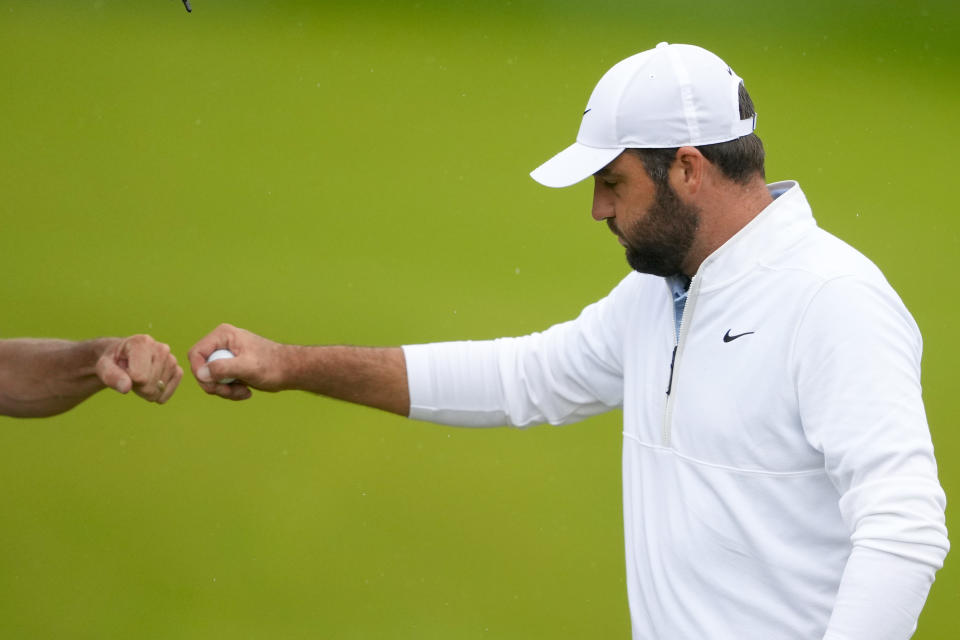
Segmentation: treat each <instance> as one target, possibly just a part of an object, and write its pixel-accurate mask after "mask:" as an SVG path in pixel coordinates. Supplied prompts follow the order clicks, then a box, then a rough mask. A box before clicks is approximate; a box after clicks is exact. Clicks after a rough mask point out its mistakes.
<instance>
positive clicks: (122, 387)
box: [97, 357, 133, 393]
mask: <svg viewBox="0 0 960 640" xmlns="http://www.w3.org/2000/svg"><path fill="white" fill-rule="evenodd" d="M97 377H99V378H100V381H101V382H103V384H105V385H107V386H108V387H110V388H111V389H115V390H116V391H119V392H120V393H127V392H128V391H130V389H132V388H133V380H131V379H130V376H129V375H128V374H127V372H126V371H124V370H123V369H122V368H120V366H119V365H118V364H117V363H116V362H114V361H113V359H112V358H109V357H103V358H100V360H99V361H98V362H97Z"/></svg>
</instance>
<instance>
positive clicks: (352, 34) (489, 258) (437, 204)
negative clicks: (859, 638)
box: [0, 0, 960, 640]
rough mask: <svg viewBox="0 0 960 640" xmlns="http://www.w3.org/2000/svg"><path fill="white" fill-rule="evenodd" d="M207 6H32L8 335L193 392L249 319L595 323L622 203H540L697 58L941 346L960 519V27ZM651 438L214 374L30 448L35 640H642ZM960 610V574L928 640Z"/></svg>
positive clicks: (54, 426)
mask: <svg viewBox="0 0 960 640" xmlns="http://www.w3.org/2000/svg"><path fill="white" fill-rule="evenodd" d="M193 4H194V7H193V8H194V11H193V13H192V14H187V13H186V12H185V11H184V8H183V6H182V4H181V3H180V1H179V0H153V1H151V2H144V1H139V2H125V3H124V2H118V1H110V0H97V1H81V0H70V1H63V2H54V1H48V2H42V1H41V2H36V1H34V2H28V1H26V0H22V1H9V0H0V83H2V85H0V130H2V133H0V196H2V199H0V212H2V224H3V232H2V234H0V271H2V273H3V274H4V277H3V278H2V281H0V301H2V304H3V311H2V313H0V335H2V336H3V337H14V336H57V337H66V338H75V339H80V338H87V337H93V336H97V335H127V334H131V333H138V332H149V333H152V334H153V335H155V336H156V337H157V338H158V339H161V340H164V341H166V342H169V343H170V344H171V345H172V346H173V348H174V350H175V352H176V354H177V355H178V357H179V358H180V360H181V362H182V363H184V364H185V361H186V352H187V350H188V349H189V348H190V346H191V345H192V344H193V343H194V342H195V341H196V340H197V339H199V338H200V337H201V336H202V335H204V334H205V333H206V332H207V331H209V330H211V329H212V328H213V327H214V326H216V325H217V324H218V323H220V322H231V323H234V324H237V325H240V326H243V327H246V328H248V329H251V330H253V331H256V332H259V333H261V334H264V335H267V336H269V337H272V338H274V339H277V340H281V341H287V342H297V343H328V342H337V343H341V342H345V343H354V344H401V343H411V342H424V341H432V340H441V339H456V338H489V337H496V336H500V335H518V334H523V333H527V332H530V331H533V330H538V329H542V328H545V327H546V326H548V325H550V324H553V323H555V322H558V321H561V320H565V319H568V318H570V317H572V316H574V315H575V314H576V313H577V312H578V311H579V310H580V309H581V308H582V307H583V306H585V305H586V304H588V303H589V302H591V301H593V300H595V299H597V298H599V297H601V296H602V295H604V294H605V293H606V292H607V291H608V290H609V289H610V288H611V287H612V286H613V285H614V284H615V283H616V282H617V281H618V280H619V279H620V278H621V277H622V276H623V275H624V274H625V273H626V269H627V267H626V264H625V262H624V260H623V255H622V251H621V249H620V247H619V245H617V244H616V242H615V240H614V239H613V238H612V237H611V236H610V235H609V232H608V231H607V229H606V227H605V226H604V225H600V224H596V223H594V222H593V221H592V220H591V219H590V217H589V200H590V185H589V184H581V185H578V186H577V187H574V188H571V189H564V190H550V189H545V188H543V187H540V186H538V185H537V184H535V183H534V182H533V181H532V180H531V179H530V178H529V177H528V176H527V173H528V172H529V171H530V170H531V169H532V168H534V167H535V166H536V165H537V164H539V163H540V162H541V161H543V160H544V159H546V158H547V157H549V156H550V155H552V154H553V153H554V152H556V151H558V150H560V149H561V148H562V147H564V146H566V145H567V144H568V143H569V142H571V141H572V140H573V138H574V136H575V134H576V129H577V127H578V124H579V117H580V112H581V110H582V108H583V105H584V104H585V103H586V100H587V97H588V96H589V93H590V90H591V89H592V87H593V85H594V83H595V82H596V81H597V79H599V77H600V75H601V74H602V73H603V72H604V71H605V70H606V69H607V68H608V67H609V66H611V65H612V64H613V63H614V62H616V61H618V60H620V59H622V58H624V57H626V56H628V55H630V54H632V53H635V52H637V51H640V50H642V49H646V48H649V47H651V46H653V45H655V44H656V43H657V42H659V41H661V40H668V41H673V42H693V43H697V44H701V45H703V46H705V47H707V48H709V49H712V50H714V51H716V52H717V53H718V54H719V55H720V56H721V57H723V58H724V59H725V60H726V61H727V62H728V63H730V64H731V65H732V66H733V68H734V69H736V70H737V72H738V74H739V75H741V76H742V77H744V78H745V79H746V84H747V87H748V88H749V90H750V92H751V93H752V95H753V97H754V100H755V101H756V103H757V108H758V111H759V114H760V115H759V129H758V133H759V134H760V135H761V137H762V138H763V140H764V142H765V144H766V146H767V152H768V159H769V160H768V172H767V173H768V178H769V179H770V180H771V181H772V180H780V179H785V178H796V179H799V180H800V182H801V184H802V186H803V188H804V190H805V191H806V193H807V195H808V197H809V199H810V201H811V202H812V204H813V206H814V211H815V213H816V215H817V218H818V220H819V222H820V224H821V225H822V226H823V227H825V228H827V229H828V230H831V231H833V232H835V233H836V234H838V235H839V236H841V237H843V238H844V239H846V240H847V241H849V242H851V243H852V244H853V245H855V246H856V247H858V248H859V249H861V250H862V251H863V252H864V253H866V254H867V255H868V256H869V257H871V258H872V259H873V260H874V261H875V262H877V263H878V264H879V265H880V266H881V268H883V269H884V271H885V273H886V275H887V277H888V278H889V280H890V281H891V282H892V283H893V285H894V286H895V287H896V288H897V289H898V291H899V292H900V294H901V296H902V297H903V298H904V300H905V301H906V303H907V305H908V306H909V308H910V309H911V311H912V312H913V314H914V315H915V317H916V319H917V321H918V323H919V325H920V327H921V330H922V331H923V333H924V338H925V347H926V348H925V356H924V367H925V368H924V385H925V386H924V389H925V398H926V402H927V409H928V417H929V420H930V424H931V430H932V432H933V438H934V442H935V445H936V448H937V453H938V459H939V463H940V477H941V480H942V482H943V484H944V486H945V488H946V490H947V493H948V497H952V496H956V495H958V492H960V473H958V471H957V466H956V461H957V460H958V457H960V436H958V435H957V428H956V419H957V414H958V412H957V408H956V402H955V400H954V399H955V398H956V391H955V389H954V383H955V373H954V371H955V370H956V366H957V361H958V359H960V347H958V341H957V338H956V335H957V326H956V325H957V320H958V302H957V296H956V291H957V285H956V284H955V282H954V278H953V276H954V272H955V270H956V269H957V267H958V264H960V259H958V245H960V243H958V232H960V223H958V222H957V219H956V204H955V203H956V196H955V194H954V191H955V188H954V187H955V183H956V177H955V175H954V174H955V169H954V167H953V163H954V161H955V155H956V149H955V147H956V143H957V141H958V139H960V138H958V124H957V120H958V119H957V114H958V94H960V89H958V84H960V83H958V80H960V78H958V73H957V65H958V63H960V45H958V44H957V42H958V36H960V29H958V24H960V23H958V17H960V9H958V7H957V4H956V3H955V2H953V1H946V0H944V1H925V0H915V1H911V2H882V1H881V2H868V1H866V0H860V1H855V2H843V1H830V2H827V1H825V0H814V1H811V2H802V3H798V2H791V3H783V2H770V1H760V0H745V1H742V2H739V3H730V2H720V1H719V0H716V1H706V2H689V3H662V2H646V3H640V2H613V1H609V0H601V1H596V0H595V1H593V2H590V3H585V2H573V1H566V0H564V1H560V0H557V1H552V2H551V1H547V0H512V1H504V0H496V1H489V2H469V1H448V2H441V1H439V0H420V1H418V2H414V1H412V0H395V1H391V2H386V1H383V2H362V1H360V2H347V1H342V2H306V1H302V2H295V1H278V2H263V1H254V0H248V1H241V0H233V1H230V2H228V1H226V0H194V3H193ZM951 376H954V377H951ZM619 420H620V416H619V415H618V414H616V415H607V416H603V417H601V418H597V419H592V420H589V421H587V422H584V423H581V424H578V425H574V426H569V427H564V428H553V427H548V426H547V427H540V428H536V429H531V430H527V431H516V430H509V429H494V430H465V429H451V428H446V427H440V426H436V425H429V424H422V423H414V422H411V421H407V420H404V419H402V418H397V417H393V416H389V415H385V414H379V413H377V412H375V411H372V410H367V409H362V408H357V407H351V406H347V405H344V404H341V403H338V402H335V401H330V400H326V399H322V398H316V397H312V396H308V395H306V394H296V393H290V394H281V395H268V394H257V395H256V396H255V397H254V398H253V399H252V400H250V401H248V402H245V403H240V404H231V403H228V402H225V401H220V400H218V399H215V398H210V397H207V396H206V395H204V394H203V393H202V392H201V391H200V390H199V388H198V387H196V385H195V383H194V381H193V379H192V377H191V376H190V375H189V373H188V374H187V377H185V379H184V381H183V383H182V386H181V388H180V390H179V391H178V393H177V395H176V396H174V398H173V399H172V401H171V402H170V403H169V404H168V405H166V406H162V407H157V406H153V405H147V404H146V403H144V402H142V401H140V400H139V399H138V398H134V397H120V396H118V395H117V394H115V393H112V392H104V393H101V394H99V395H98V396H95V397H94V398H93V399H92V400H90V401H89V402H88V403H86V404H85V405H83V406H81V407H79V408H77V409H75V410H73V411H72V412H70V413H67V414H65V415H62V416H59V417H56V418H51V419H44V420H33V421H30V420H12V419H5V418H4V419H0V519H2V520H0V637H2V638H133V637H136V638H227V637H229V638H318V637H321V638H488V637H489V638H598V637H604V638H627V637H628V636H629V620H628V613H627V604H626V595H625V584H624V578H623V574H624V569H623V544H622V522H621V508H620V496H621V490H620V424H619ZM956 513H957V512H956V510H955V508H951V509H950V511H949V512H948V525H950V526H951V527H952V530H953V531H960V520H958V519H957V516H956ZM954 555H956V553H954ZM958 604H960V569H958V567H957V561H956V558H955V557H952V556H950V557H948V559H947V566H946V567H945V568H944V569H943V570H942V571H941V572H940V573H939V574H938V579H937V582H936V583H935V584H934V587H933V590H932V592H931V595H930V598H929V600H928V604H927V607H926V609H925V611H924V613H923V615H922V617H921V619H920V625H919V630H918V632H917V634H916V636H915V637H916V638H921V639H925V640H931V639H934V638H938V639H939V638H948V637H949V638H953V637H955V633H956V623H955V621H956V610H957V605H958Z"/></svg>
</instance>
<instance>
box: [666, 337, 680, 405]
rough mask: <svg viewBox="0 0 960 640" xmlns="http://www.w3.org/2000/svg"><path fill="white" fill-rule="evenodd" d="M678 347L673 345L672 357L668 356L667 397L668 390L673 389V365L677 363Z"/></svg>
mask: <svg viewBox="0 0 960 640" xmlns="http://www.w3.org/2000/svg"><path fill="white" fill-rule="evenodd" d="M679 346H680V345H678V344H675V345H673V355H672V356H670V381H669V382H668V383H667V395H670V389H673V363H674V362H676V361H677V347H679Z"/></svg>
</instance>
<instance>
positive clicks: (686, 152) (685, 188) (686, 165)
mask: <svg viewBox="0 0 960 640" xmlns="http://www.w3.org/2000/svg"><path fill="white" fill-rule="evenodd" d="M706 170H707V159H706V158H704V157H703V154H702V153H700V151H699V150H698V149H697V148H696V147H680V148H679V149H677V157H676V158H675V159H674V161H673V165H672V166H671V167H670V186H671V187H673V190H674V191H676V192H677V193H678V194H679V195H680V196H686V197H687V198H689V197H691V196H694V195H696V194H697V192H699V191H700V188H701V186H702V185H703V179H704V174H705V172H706Z"/></svg>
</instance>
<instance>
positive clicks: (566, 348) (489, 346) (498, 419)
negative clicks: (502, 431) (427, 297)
mask: <svg viewBox="0 0 960 640" xmlns="http://www.w3.org/2000/svg"><path fill="white" fill-rule="evenodd" d="M620 288H621V287H618V289H615V290H614V292H613V293H611V294H610V295H609V296H607V297H606V298H604V299H603V300H600V301H599V302H596V303H594V304H592V305H590V306H588V307H587V308H585V309H584V310H583V312H582V313H581V314H580V316H579V317H578V318H577V319H575V320H571V321H569V322H565V323H562V324H558V325H555V326H553V327H551V328H550V329H548V330H546V331H544V332H542V333H534V334H531V335H528V336H523V337H520V338H501V339H498V340H490V341H480V342H447V343H435V344H425V345H408V346H405V347H404V348H403V349H404V356H405V358H406V362H407V377H408V380H409V388H410V400H411V403H410V405H411V407H410V417H411V418H415V419H419V420H426V421H430V422H439V423H443V424H451V425H460V426H497V425H512V426H518V427H524V426H529V425H533V424H539V423H543V422H549V423H551V424H566V423H570V422H575V421H577V420H582V419H584V418H586V417H588V416H591V415H596V414H599V413H602V412H605V411H608V410H610V409H614V408H617V407H619V406H621V404H622V401H623V372H622V364H621V348H620V344H619V341H620V340H621V335H622V332H621V331H619V330H618V329H619V327H618V324H619V316H620V315H621V313H620V312H619V311H618V309H617V305H618V303H617V297H618V291H619V290H620Z"/></svg>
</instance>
